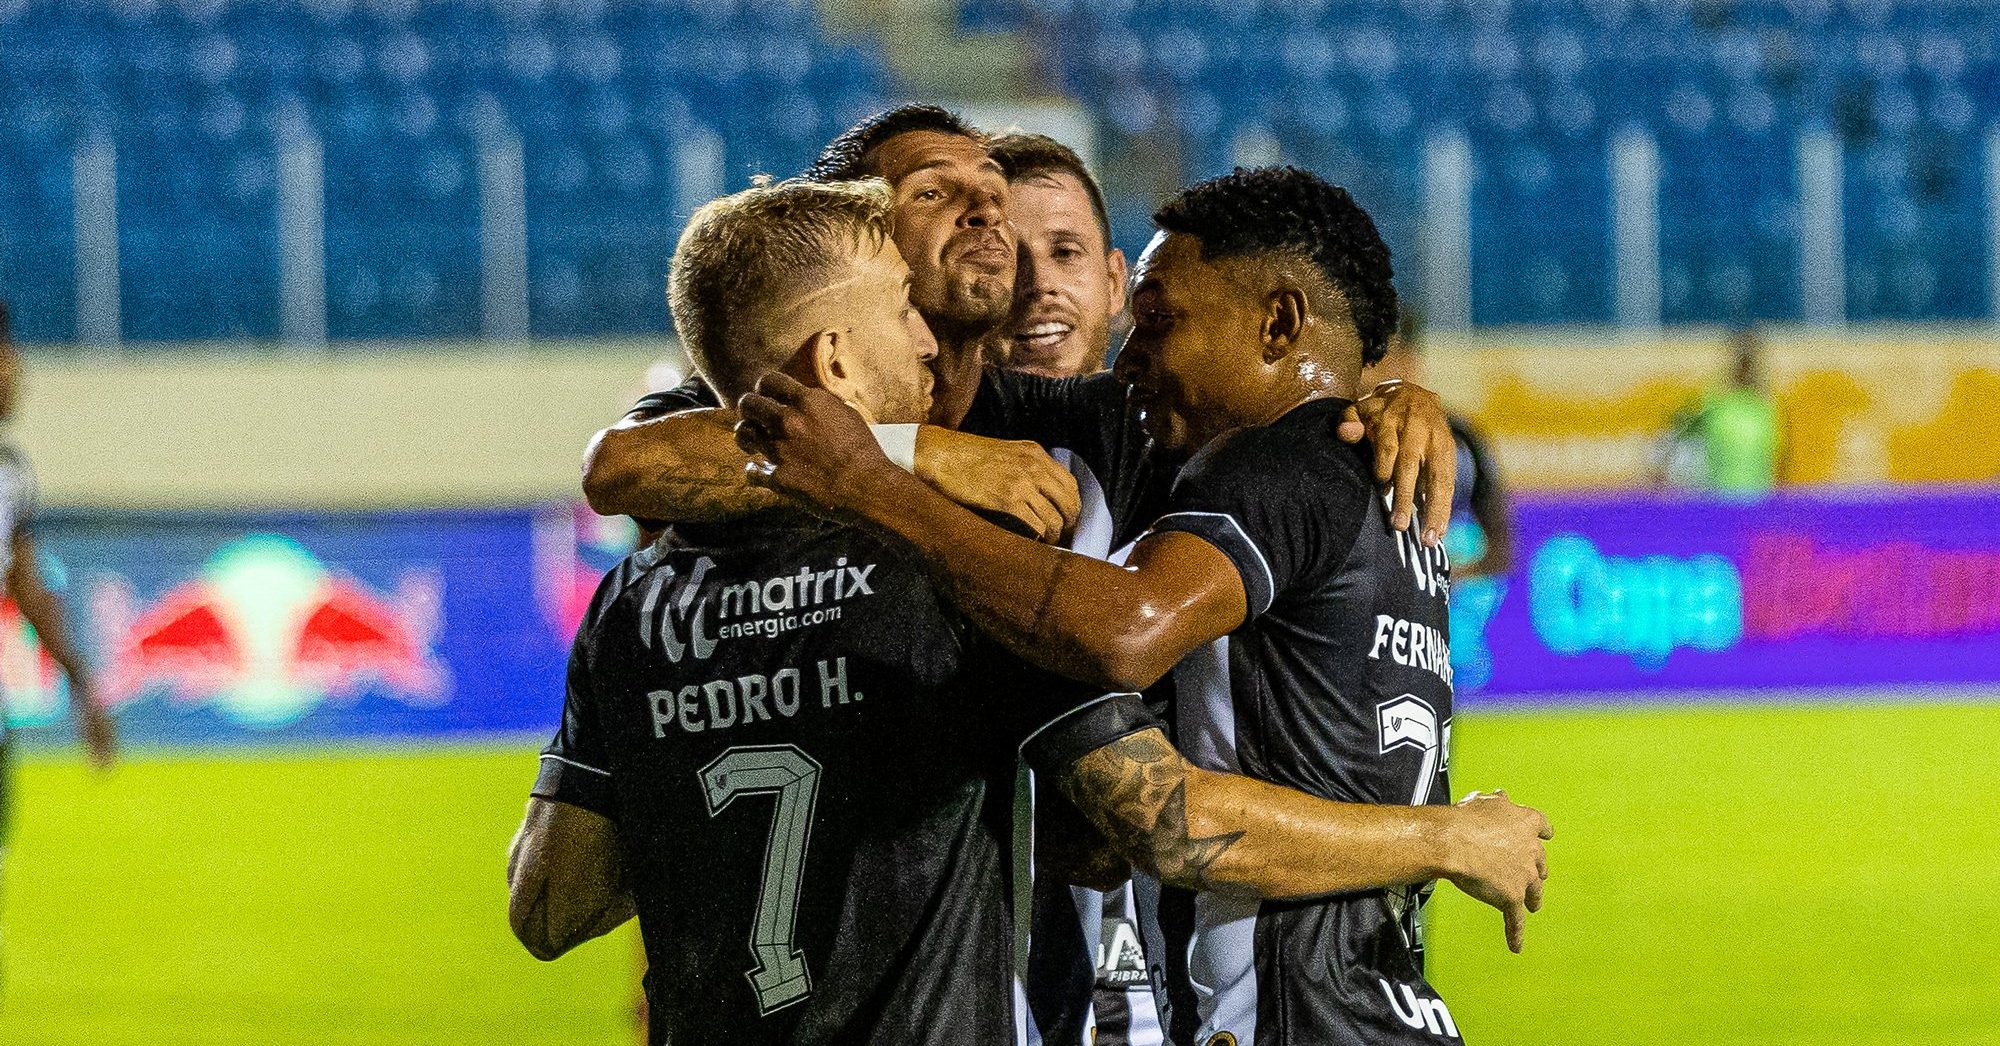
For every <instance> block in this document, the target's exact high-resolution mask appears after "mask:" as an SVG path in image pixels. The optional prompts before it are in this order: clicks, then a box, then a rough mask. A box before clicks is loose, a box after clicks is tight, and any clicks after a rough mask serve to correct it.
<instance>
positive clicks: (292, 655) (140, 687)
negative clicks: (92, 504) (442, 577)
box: [91, 534, 449, 727]
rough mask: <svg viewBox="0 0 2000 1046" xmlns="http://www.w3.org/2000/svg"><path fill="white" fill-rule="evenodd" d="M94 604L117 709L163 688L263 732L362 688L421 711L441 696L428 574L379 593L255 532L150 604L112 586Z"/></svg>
mask: <svg viewBox="0 0 2000 1046" xmlns="http://www.w3.org/2000/svg"><path fill="white" fill-rule="evenodd" d="M91 598H92V602H93V604H94V607H93V609H94V611H95V613H94V614H93V615H92V616H93V617H94V618H95V619H96V621H97V622H98V625H99V627H100V628H101V629H102V630H103V632H102V639H101V640H100V643H99V649H100V650H102V651H104V652H105V655H106V656H105V657H104V658H103V662H102V664H103V669H102V671H103V673H104V691H105V695H106V697H107V698H108V699H109V700H110V701H111V702H112V703H113V704H117V703H120V702H122V701H129V700H132V699H134V698H137V697H139V696H140V695H142V694H144V693H146V692H148V691H152V690H155V689H162V690H165V691H166V692H167V693H168V694H169V695H170V697H171V698H172V699H173V700H175V701H179V702H184V703H195V704H203V703H206V704H212V705H213V706H214V707H216V708H217V709H218V710H220V711H221V712H223V714H224V715H226V716H227V717H228V718H229V719H230V720H231V721H233V722H237V723H241V724H243V725H246V726H258V727H268V726H283V725H285V724H287V723H291V722H294V721H296V720H297V719H298V718H300V717H301V716H303V715H304V714H306V713H307V712H309V711H311V710H312V709H314V708H315V707H317V706H318V705H320V704H321V703H322V702H325V701H346V700H352V699H353V698H354V697H355V696H356V695H358V694H359V693H360V692H362V691H363V690H367V689H374V690H376V691H378V692H380V693H382V694H385V695H388V696H390V697H393V698H395V699H396V700H399V701H402V702H405V703H407V704H410V705H414V706H418V707H430V706H435V705H438V704H441V703H443V702H444V700H445V699H446V698H447V696H448V694H449V687H448V675H447V673H446V671H445V669H444V667H443V666H442V665H440V664H439V663H438V661H437V660H436V658H435V657H434V656H433V654H432V649H431V647H432V643H433V641H434V640H435V639H436V636H437V633H438V628H439V624H440V621H439V606H440V593H439V582H438V579H437V577H436V576H435V574H432V573H429V572H425V571H409V572H406V573H405V574H404V575H403V578H402V581H401V582H400V584H399V585H398V586H397V588H396V590H395V591H394V592H392V593H387V594H384V593H378V592H376V591H375V590H373V589H371V588H369V587H368V586H367V585H365V584H362V583H361V582H359V581H357V580H356V579H354V578H353V577H350V576H347V575H345V574H343V573H341V572H339V571H337V570H330V569H328V568H327V567H326V566H325V565H323V564H322V563H320V562H319V561H318V560H317V559H315V558H314V557H313V556H312V555H311V554H310V553H309V552H307V551H306V550H305V549H304V548H302V547H301V546H300V545H299V544H298V543H297V542H295V541H292V540H290V539H288V538H285V537H281V536H278V535H274V534H258V535H252V536H249V537H245V538H241V539H239V540H236V541H233V542H231V543H229V544H227V545H225V546H223V547H222V548H220V549H218V550H217V551H216V553H215V555H214V556H213V557H212V558H211V559H210V560H209V561H208V562H207V563H206V564H204V565H203V567H202V569H201V572H200V574H199V575H198V576H197V577H195V578H192V579H190V580H188V581H186V582H184V583H182V584H180V585H178V586H175V587H174V588H172V589H169V590H168V591H167V592H165V593H164V594H162V595H161V596H159V597H158V598H157V599H155V600H154V601H152V603H151V604H150V605H148V606H141V605H140V604H139V601H138V600H137V599H136V597H135V596H134V595H133V593H132V590H131V588H130V587H129V586H127V585H125V584H123V583H122V582H120V581H118V580H115V579H114V580H109V581H105V582H102V583H100V584H98V585H97V586H95V588H94V589H93V592H92V597H91Z"/></svg>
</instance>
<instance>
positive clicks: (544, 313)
mask: <svg viewBox="0 0 2000 1046" xmlns="http://www.w3.org/2000/svg"><path fill="white" fill-rule="evenodd" d="M961 10H962V16H963V24H964V25H965V27H967V28H969V29H975V30H1000V31H1011V32H1018V33H1021V34H1023V35H1024V37H1025V38H1026V40H1027V42H1028V43H1029V44H1030V45H1031V47H1032V49H1033V50H1034V52H1035V53H1037V54H1039V55H1041V56H1043V57H1042V60H1043V62H1044V63H1045V65H1044V68H1042V69H1041V70H1040V72H1041V74H1042V75H1044V76H1045V77H1046V79H1047V82H1048V83H1049V85H1050V86H1052V87H1055V88H1057V89H1060V90H1061V91H1063V92H1064V93H1067V94H1069V95H1071V96H1073V97H1075V98H1077V99H1079V100H1081V101H1082V102H1083V103H1084V104H1085V105H1086V106H1088V107H1089V108H1090V109H1091V110H1092V111H1093V113H1094V114H1095V115H1096V117H1097V119H1098V122H1099V125H1100V128H1101V142H1100V144H1101V147H1102V148H1101V153H1102V156H1103V161H1104V167H1105V174H1106V181H1107V184H1108V186H1109V188H1110V190H1111V196H1112V199H1111V201H1110V203H1111V208H1112V213H1113V216H1114V220H1115V222H1116V224H1117V226H1118V229H1119V233H1120V237H1119V238H1120V240H1121V242H1122V243H1123V245H1124V246H1126V247H1127V248H1128V249H1136V248H1137V247H1138V246H1140V245H1141V243H1143V238H1144V235H1145V232H1146V229H1147V224H1148V223H1147V221H1146V216H1147V214H1148V212H1149V211H1150V209H1151V207H1152V205H1153V204H1154V203H1155V202H1156V201H1157V199H1158V197H1159V196H1160V195H1162V194H1163V193H1165V192H1168V191H1171V190H1172V189H1173V188H1175V187H1177V186H1179V185H1181V184H1185V183H1186V182H1187V181H1190V180H1192V179H1195V178H1199V177H1204V176H1207V175H1210V174H1215V173H1219V172H1221V171H1225V170H1227V169H1228V168H1229V167H1230V166H1231V165H1232V164H1233V163H1234V162H1235V161H1236V159H1237V157H1238V155H1239V144H1240V143H1242V142H1245V141H1248V140H1252V139H1257V140H1266V141H1275V142H1277V143H1279V145H1280V151H1281V154H1282V155H1283V157H1284V158H1285V159H1287V160H1290V161H1293V162H1298V163H1303V164H1306V165H1308V166H1312V167H1314V168H1316V169H1318V170H1320V171H1321V172H1322V173H1324V174H1326V175H1328V176H1329V177H1331V178H1333V179H1335V180H1337V181H1339V182H1342V183H1343V184H1346V185H1348V186H1349V187H1351V188H1352V189H1353V190H1354V192H1355V194H1356V195H1357V196H1358V197H1359V198H1360V199H1361V200H1362V201H1363V202H1364V203H1365V204H1367V205H1368V206H1369V208H1370V209H1371V210H1372V211H1373V212H1374V213H1375V214H1376V216H1377V218H1378V221H1379V223H1380V224H1381V226H1382V228H1383V231H1384V233H1385V235H1386V236H1387V237H1388V239H1389V241H1390V243H1391V245H1392V246H1393V247H1394V248H1395V249H1396V250H1397V252H1398V258H1399V268H1400V270H1401V280H1402V282H1403V284H1404V288H1405V290H1406V292H1407V293H1411V294H1412V296H1415V295H1417V294H1420V293H1421V287H1419V286H1418V285H1417V284H1418V280H1419V279H1420V277H1421V273H1420V272H1419V271H1418V269H1419V267H1418V266H1417V265H1416V264H1415V259H1414V248H1415V245H1416V242H1417V230H1418V226H1419V224H1420V220H1421V218H1422V210H1423V197H1422V180H1421V165H1422V157H1423V154H1424V143H1425V141H1426V140H1427V139H1428V138H1430V137H1432V136H1434V135H1436V134H1439V133H1442V132H1447V131H1450V132H1458V133H1462V134H1464V135H1465V136H1466V139H1467V141H1468V142H1469V144H1470V146H1471V149H1472V155H1473V158H1474V166H1475V172H1474V175H1475V178H1474V183H1473V196H1472V205H1473V206H1472V229H1471V234H1472V265H1473V269H1472V276H1473V288H1472V289H1473V318H1474V320H1475V321H1476V322H1479V323H1552V322H1605V321H1609V320H1610V319H1611V318H1612V308H1613V306H1612V302H1613V297H1614V287H1613V279H1614V275H1613V271H1612V264H1611V248H1610V231H1609V205H1608V199H1607V198H1608V195H1609V191H1610V183H1609V175H1608V165H1607V160H1606V157H1607V149H1608V145H1609V143H1610V141H1611V140H1612V138H1613V137H1614V136H1615V135H1617V134H1618V133H1620V132H1622V131H1624V130H1626V129H1631V128H1636V129H1640V130H1643V131H1645V132H1647V133H1649V134H1651V135H1652V136H1653V137H1654V138H1655V140H1656V141H1657V142H1658V144H1659V150H1660V157H1661V175H1662V198H1661V201H1660V217H1661V245H1662V258H1661V266H1660V271H1661V278H1662V298H1663V300H1662V309H1663V315H1664V318H1665V320H1666V321H1667V322H1669V323H1685V322H1725V323H1729V322H1741V321H1746V320H1753V319H1795V318H1798V317H1799V315H1800V311H1801V302H1800V291H1799V286H1798V258H1797V255H1798V243H1799V227H1798V218H1797V209H1798V208H1797V192H1798V190H1797V173H1796V164H1795V157H1796V151H1797V142H1798V139H1799V136H1800V134H1801V133H1802V132H1804V131H1807V130H1830V131H1832V132H1833V133H1835V134H1836V135H1838V136H1839V139H1840V140H1841V141H1842V142H1843V147H1844V150H1845V160H1846V167H1845V185H1844V189H1845V193H1844V206H1845V213H1844V215H1843V218H1844V228H1845V232H1846V239H1847V259H1846V260H1847V270H1846V271H1847V278H1848V314H1849V316H1850V317H1851V318H1853V319H1856V320H1875V319H1892V320H1893V319H1912V320H1921V319H1951V318H1969V317H1981V316H1985V315H1987V314H1988V312H1989V310H1990V307H1991V304H1990V303H1989V302H1988V301H1987V294H1988V290H1987V288H1988V287H1989V286H1990V281H1989V277H1988V273H1989V272H1990V270H1991V266H1992V265H1993V264H1994V261H1995V260H1994V259H1990V258H1988V257H1986V254H1987V246H1986V244H1985V242H1984V230H1985V228H1986V216H1985V206H1986V204H1985V201H1986V199H1987V198H1988V196H1989V193H1990V187H1989V186H1987V185H1986V184H1985V178H1986V173H1985V170H1984V163H1985V159H1984V150H1985V144H1984V143H1985V136H1986V135H1987V133H1988V124H1989V122H1990V121H1992V120H1993V119H1994V114H1996V113H2000V18H1994V17H1992V16H1991V14H1990V11H1989V10H1988V9H1987V7H1986V5H1983V4H1977V3H1970V2H1957V0H964V2H963V4H962V8H961ZM895 94H896V91H895V89H894V87H893V84H892V82H891V78H890V76H889V74H888V73H887V72H886V70H885V67H884V63H883V61H882V59H881V57H880V55H879V54H877V53H876V52H875V51H874V50H872V49H870V48H869V47H867V46H863V45H856V44H854V43H849V42H836V41H832V40H829V39H827V38H826V37H825V36H824V35H823V34H822V32H821V30H820V27H819V25H818V21H817V16H816V14H815V10H814V5H813V3H812V2H811V0H422V2H419V0H290V2H287V3H282V4H281V3H268V2H262V0H0V130H4V132H5V133H4V134H0V296H5V297H6V298H8V299H10V300H12V301H13V302H14V305H15V310H14V311H15V315H16V326H17V328H18V330H19V332H20V334H21V336H23V337H24V338H27V339H31V340H52V341H60V340H64V339H67V338H70V337H72V336H73V334H74V329H75V328H74V325H75V318H74V313H75V308H76V302H75V288H74V257H75V244H74V230H73V224H72V217H73V202H72V174H71V156H72V153H73V150H74V149H75V147H76V143H77V142H78V141H79V140H80V139H82V138H87V137H89V136H92V135H99V134H102V135H109V136H110V137H111V138H112V139H113V140H114V141H115V142H116V143H117V146H118V156H119V173H118V183H117V184H118V208H119V219H120V237H119V248H120V256H121V274H122V291H123V300H122V302H121V306H122V309H121V311H122V316H123V324H124V333H125V335H126V337H128V338H133V339H183V338H212V337H249V338H257V339H268V338H271V337H274V336H275V335H276V334H277V333H278V328H279V316H278V296H279V289H278V273H277V261H276V258H277V249H278V248H277V233H276V229H275V208H276V182H277V177H278V164H277V150H278V144H279V142H280V140H281V138H282V137H283V136H284V135H285V134H286V133H288V132H287V129H288V128H292V127H297V126H305V127H310V128H311V129H312V130H313V131H314V132H316V133H317V135H318V136H319V137H320V138H321V139H322V141H323V143H324V150H325V151H324V163H325V205H326V249H327V268H326V275H327V319H328V328H329V333H330V334H331V335H332V336H333V337H335V338H336V339H345V338H364V337H434V336H467V335H473V334H476V333H477V332H478V330H479V328H480V325H481V302H480V278H479V277H480V243H479V232H478V218H479V207H480V200H479V179H478V170H479V155H480V143H481V142H482V140H485V139H486V137H487V136H488V134H489V133H490V132H491V130H492V129H493V128H494V127H496V126H500V125H504V126H506V127H508V128H511V129H512V130H513V131H514V132H515V133H517V134H518V135H519V136H520V139H521V141H522V145H523V159H524V163H525V165H526V176H527V187H528V228H527V236H528V257H529V288H528V289H529V301H530V326H531V330H532V332H533V333H535V334H537V335H566V334H618V333H641V332H649V331H659V330H662V329H664V328H665V326H666V322H667V321H666V315H665V307H664V303H663V301H662V296H661V294H660V287H661V283H662V279H663V277H664V272H665V266H666V258H667V255H668V252H669V250H670V249H671V243H672V239H673V237H674V235H675V234H676V233H677V231H678V228H679V225H680V222H681V220H682V219H683V218H684V217H685V216H684V215H682V214H677V213H676V210H677V209H680V208H679V207H678V200H679V197H680V196H681V179H682V176H683V174H685V173H686V172H682V171H679V170H677V169H676V168H675V147H676V143H678V142H681V141H683V140H684V139H686V137H687V135H688V133H689V131H690V130H691V129H694V128H700V129H702V130H704V131H706V132H708V133H710V134H713V135H715V136H716V137H717V139H718V140H719V141H720V143H721V147H722V150H723V154H724V158H725V169H726V172H727V185H726V186H725V187H728V188H733V187H736V186H737V185H740V184H742V182H743V180H744V179H745V178H746V177H747V176H748V175H749V174H751V173H753V172H758V171H773V172H781V173H782V172H790V171H795V170H797V169H798V168H800V167H801V166H803V165H804V164H805V163H806V162H807V161H808V160H809V159H810V157H811V156H812V154H813V153H814V151H815V149H816V148H817V146H818V145H819V144H820V143H821V142H823V141H824V140H825V139H826V138H827V137H829V136H830V135H831V134H833V133H834V132H835V131H837V130H838V129H839V128H841V127H843V126H845V125H846V124H848V123H849V122H851V121H852V120H853V119H855V118H856V117H858V116H860V115H861V114H863V113H865V112H867V111H870V110H872V109H874V108H876V107H878V106H879V105H880V104H881V103H882V102H883V100H884V99H886V98H890V97H893V96H894V95H895Z"/></svg>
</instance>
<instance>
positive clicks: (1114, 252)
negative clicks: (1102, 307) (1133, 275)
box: [1104, 247, 1129, 319]
mask: <svg viewBox="0 0 2000 1046" xmlns="http://www.w3.org/2000/svg"><path fill="white" fill-rule="evenodd" d="M1127 275H1129V271H1128V269H1127V267H1126V265H1125V250H1124V248H1122V247H1113V248H1111V250H1110V251H1109V252H1107V253H1106V254H1105V255H1104V278H1105V279H1107V280H1110V281H1111V295H1110V299H1109V300H1110V302H1111V313H1110V315H1111V318H1113V319H1116V318H1117V317H1118V314H1119V313H1121V312H1124V311H1125V306H1126V305H1127V304H1128V303H1127V302H1126V300H1125V299H1126V298H1127V296H1128V295H1127V293H1126V289H1125V278H1126V276H1127Z"/></svg>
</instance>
